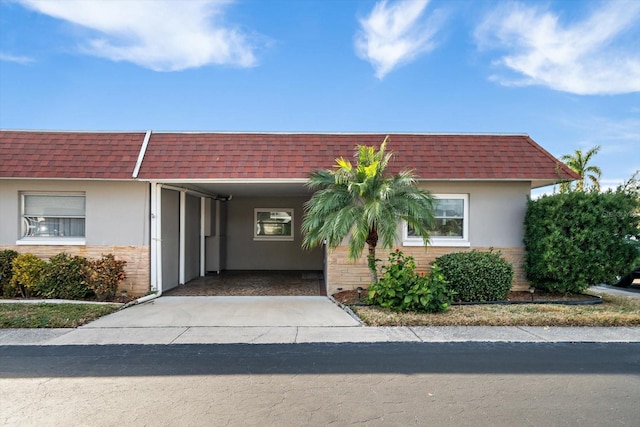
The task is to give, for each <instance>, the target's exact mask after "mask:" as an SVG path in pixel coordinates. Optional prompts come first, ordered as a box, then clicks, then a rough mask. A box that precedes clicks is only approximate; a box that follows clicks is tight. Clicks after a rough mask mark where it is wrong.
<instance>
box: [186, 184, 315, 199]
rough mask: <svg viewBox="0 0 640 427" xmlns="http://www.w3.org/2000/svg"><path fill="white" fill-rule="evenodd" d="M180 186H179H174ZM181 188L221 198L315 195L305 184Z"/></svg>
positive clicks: (187, 185) (190, 186) (224, 185)
mask: <svg viewBox="0 0 640 427" xmlns="http://www.w3.org/2000/svg"><path fill="white" fill-rule="evenodd" d="M174 185H179V184H174ZM179 186H180V187H185V188H191V189H193V190H196V191H200V192H203V193H207V194H212V195H218V196H221V197H225V196H233V197H310V196H311V194H312V193H313V192H312V191H310V190H308V189H307V187H305V185H304V184H303V183H300V182H296V183H272V182H271V183H246V182H243V183H233V182H223V183H211V182H207V183H188V184H183V185H179Z"/></svg>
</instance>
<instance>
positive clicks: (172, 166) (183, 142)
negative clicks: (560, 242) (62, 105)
mask: <svg viewBox="0 0 640 427" xmlns="http://www.w3.org/2000/svg"><path fill="white" fill-rule="evenodd" d="M385 136H386V135H385V134H282V133H280V134H279V133H264V134H257V133H256V134H253V133H186V134H185V133H154V134H153V135H152V136H151V142H150V143H149V147H148V149H147V151H146V154H145V158H144V161H143V163H142V167H141V169H140V173H139V178H143V179H185V178H191V179H221V178H245V179H259V178H271V179H277V178H282V179H284V178H306V177H307V176H308V174H309V172H311V171H313V170H315V169H325V168H331V167H332V166H333V164H334V163H335V159H336V157H339V156H343V157H345V158H351V157H352V155H353V153H354V147H355V146H356V145H380V143H381V142H382V141H383V140H384V138H385ZM387 149H388V150H391V151H393V153H394V155H395V157H394V160H393V161H392V163H391V165H390V168H391V171H392V172H396V171H399V170H400V169H402V168H404V167H411V168H413V169H414V172H415V173H416V175H417V176H418V177H419V178H421V179H474V180H484V179H490V180H494V179H500V180H502V179H507V180H556V179H557V178H558V174H559V173H560V174H561V176H562V178H577V176H576V175H575V174H574V173H573V172H572V171H571V170H570V169H569V168H568V167H567V166H565V165H564V164H562V163H560V162H559V161H558V160H557V159H555V158H554V157H553V156H551V154H549V153H548V152H546V151H545V150H544V149H542V148H541V147H540V146H539V145H538V144H536V143H535V142H534V141H533V140H532V139H531V138H529V137H528V136H525V135H435V134H433V135H432V134H391V135H390V139H389V142H388V144H387Z"/></svg>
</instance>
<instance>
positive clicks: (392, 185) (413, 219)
mask: <svg viewBox="0 0 640 427" xmlns="http://www.w3.org/2000/svg"><path fill="white" fill-rule="evenodd" d="M388 140H389V137H388V136H387V137H386V138H385V139H384V141H383V142H382V144H381V145H380V149H379V150H378V151H376V149H375V147H368V146H361V145H358V146H357V147H356V153H355V157H356V159H357V164H356V166H353V165H352V164H351V162H349V161H348V160H345V159H344V158H342V157H340V158H338V159H336V164H335V165H334V169H325V170H318V171H315V172H313V173H311V175H310V176H309V181H308V183H307V187H308V188H310V189H312V190H317V191H316V192H315V193H314V194H313V196H312V197H311V199H310V200H309V201H307V202H306V203H305V216H304V219H303V221H302V233H303V235H304V237H303V242H302V246H303V247H304V248H313V247H315V246H319V245H321V244H323V243H326V244H327V245H328V246H329V247H330V248H335V247H337V246H339V245H340V244H341V243H342V241H343V240H344V239H345V238H346V237H347V236H349V258H350V259H352V260H357V259H358V258H360V256H361V255H362V251H363V250H364V245H365V244H366V245H367V246H368V249H369V253H368V255H367V261H368V266H369V270H370V271H371V280H372V281H373V283H376V282H377V281H378V275H377V269H376V261H377V259H376V246H377V245H378V242H379V241H380V242H381V243H382V246H383V247H384V248H392V247H393V245H394V243H395V241H396V237H397V234H398V233H397V231H398V221H399V220H405V221H406V222H407V225H408V226H409V227H411V228H412V229H413V230H414V231H415V232H416V233H419V234H420V235H421V236H422V238H423V240H424V243H425V246H426V245H427V244H428V242H429V230H431V229H433V226H434V215H433V210H434V207H433V197H432V196H431V194H430V193H429V192H428V191H426V190H423V189H420V188H418V187H417V186H416V180H415V178H414V176H413V173H412V171H410V170H407V169H405V170H403V171H401V172H400V173H398V174H396V175H393V176H388V175H385V169H386V167H387V165H388V164H389V161H390V160H391V157H392V153H391V152H389V153H385V150H386V145H387V141H388Z"/></svg>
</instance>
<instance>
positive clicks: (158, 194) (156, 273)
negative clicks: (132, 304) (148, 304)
mask: <svg viewBox="0 0 640 427" xmlns="http://www.w3.org/2000/svg"><path fill="white" fill-rule="evenodd" d="M150 192H151V242H150V244H151V248H150V249H151V260H150V261H151V271H150V276H151V289H150V290H151V292H156V293H158V294H162V209H161V207H162V185H160V184H158V183H156V182H151V191H150Z"/></svg>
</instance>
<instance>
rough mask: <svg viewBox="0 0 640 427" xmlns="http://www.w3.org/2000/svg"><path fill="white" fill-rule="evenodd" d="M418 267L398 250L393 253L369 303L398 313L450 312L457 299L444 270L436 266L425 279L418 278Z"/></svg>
mask: <svg viewBox="0 0 640 427" xmlns="http://www.w3.org/2000/svg"><path fill="white" fill-rule="evenodd" d="M415 267H416V266H415V262H414V259H413V257H411V256H405V255H404V254H403V253H402V252H401V251H399V250H397V249H396V251H395V252H392V253H391V254H390V255H389V264H388V265H384V266H382V271H383V275H382V277H381V278H380V280H379V281H378V282H377V283H374V284H372V285H371V286H370V287H369V292H368V299H369V302H371V303H373V304H377V305H380V306H381V307H388V308H391V309H393V310H398V311H423V312H428V313H435V312H441V311H445V310H446V309H447V308H449V305H450V304H451V300H452V297H453V295H452V292H451V291H450V290H449V289H448V288H447V281H446V280H445V278H444V276H443V275H442V272H441V271H440V268H439V267H438V266H437V265H436V264H434V265H433V267H432V269H431V273H430V274H429V275H425V274H424V273H420V274H417V273H416V271H415Z"/></svg>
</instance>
